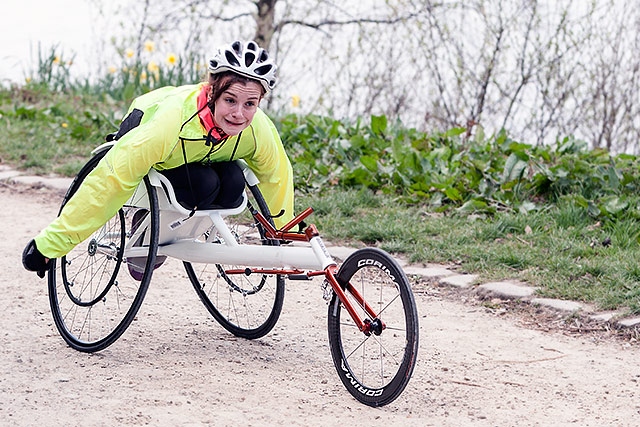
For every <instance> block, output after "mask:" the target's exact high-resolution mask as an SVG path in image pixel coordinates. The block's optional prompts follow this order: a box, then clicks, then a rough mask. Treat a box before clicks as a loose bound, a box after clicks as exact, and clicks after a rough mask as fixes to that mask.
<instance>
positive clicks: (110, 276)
mask: <svg viewBox="0 0 640 427" xmlns="http://www.w3.org/2000/svg"><path fill="white" fill-rule="evenodd" d="M106 152H107V150H105V151H103V152H100V153H98V154H96V155H95V156H94V157H93V158H91V159H90V160H89V162H87V164H86V165H85V166H84V167H83V168H82V169H81V171H80V172H79V173H78V175H77V177H76V178H75V180H74V181H73V183H72V184H71V187H70V188H69V190H68V191H67V194H66V196H65V198H64V200H63V203H62V206H63V207H64V205H66V203H67V202H68V201H69V200H70V199H71V197H73V195H74V194H75V193H76V191H77V190H78V188H79V187H80V185H82V183H83V182H84V181H85V180H86V179H87V177H88V176H89V175H90V174H91V172H92V171H93V170H94V169H95V167H96V166H97V165H98V163H99V161H100V160H101V159H102V158H103V157H104V155H105V154H106ZM79 220H82V218H79ZM157 248H158V201H157V198H156V192H155V188H154V187H153V186H151V184H150V183H149V180H148V179H147V178H146V177H145V178H144V180H143V182H142V183H141V184H140V185H139V186H138V188H137V189H136V191H135V193H134V195H133V196H132V197H131V198H130V199H129V201H128V202H127V203H126V204H125V205H124V206H123V207H122V208H121V209H119V210H118V212H117V213H116V214H115V215H114V216H113V217H112V218H111V219H109V220H108V221H107V222H106V224H104V225H103V226H102V227H100V228H99V229H98V230H97V231H96V232H94V233H93V234H92V235H91V236H90V237H89V238H88V239H86V240H85V241H84V242H82V243H80V244H79V245H77V246H76V247H75V248H74V249H73V250H72V251H71V252H69V253H68V254H67V255H66V256H63V257H62V258H60V259H54V260H51V262H50V267H49V271H48V284H49V303H50V306H51V312H52V314H53V319H54V322H55V324H56V327H57V329H58V331H59V332H60V334H61V335H62V337H63V338H64V340H65V341H66V342H67V344H69V345H70V346H71V347H72V348H74V349H76V350H79V351H83V352H95V351H99V350H102V349H104V348H106V347H108V346H109V345H111V344H113V343H114V342H115V341H116V340H117V339H118V338H119V337H120V336H121V335H122V334H123V333H124V332H125V330H126V329H127V327H129V325H130V324H131V322H132V321H133V319H134V317H135V315H136V313H137V312H138V309H139V308H140V305H141V304H142V300H143V299H144V296H145V294H146V292H147V288H148V286H149V282H150V281H151V275H152V273H153V267H152V266H154V264H155V262H156V252H157Z"/></svg>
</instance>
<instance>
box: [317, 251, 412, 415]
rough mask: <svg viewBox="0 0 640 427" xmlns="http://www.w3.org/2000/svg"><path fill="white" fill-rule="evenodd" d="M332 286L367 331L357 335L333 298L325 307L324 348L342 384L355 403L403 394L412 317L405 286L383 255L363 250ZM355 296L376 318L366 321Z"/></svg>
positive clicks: (386, 399) (387, 400)
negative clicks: (326, 332) (339, 288)
mask: <svg viewBox="0 0 640 427" xmlns="http://www.w3.org/2000/svg"><path fill="white" fill-rule="evenodd" d="M337 278H338V282H339V283H340V284H341V285H342V286H343V288H344V290H345V293H346V295H347V297H348V298H349V300H350V302H351V303H352V304H353V306H354V308H355V309H356V311H357V313H358V314H359V316H360V317H361V318H362V319H364V320H365V323H367V324H368V326H369V328H370V331H369V332H367V333H366V334H365V333H364V332H361V331H360V330H359V329H358V327H357V326H356V324H355V323H354V322H353V320H352V319H351V316H350V315H349V313H348V312H347V311H346V310H345V308H344V306H343V304H342V303H341V302H340V300H339V299H338V297H337V296H336V295H334V296H333V299H332V300H331V303H330V304H329V322H328V326H329V329H328V330H329V346H330V348H331V355H332V357H333V363H334V364H335V366H336V369H337V371H338V375H339V376H340V379H341V380H342V382H343V384H344V385H345V387H346V388H347V390H348V391H349V393H351V394H352V395H353V396H354V397H355V398H356V399H357V400H359V401H360V402H362V403H364V404H366V405H369V406H382V405H386V404H388V403H390V402H392V401H393V400H395V399H396V398H397V397H398V396H399V395H400V393H402V391H403V390H404V388H405V387H406V385H407V383H408V382H409V379H410V378H411V374H412V372H413V368H414V366H415V363H416V355H417V352H418V314H417V311H416V305H415V301H414V299H413V294H412V292H411V288H410V285H409V282H408V280H407V278H406V276H405V274H404V272H403V271H402V269H401V268H400V267H399V266H398V264H397V263H396V261H395V260H394V259H393V258H391V257H390V256H389V255H388V254H387V253H386V252H384V251H381V250H379V249H376V248H365V249H360V250H358V251H356V252H354V253H353V254H352V255H351V256H349V257H348V258H347V259H346V260H345V262H344V263H343V264H342V266H341V267H340V270H339V271H338V277H337ZM355 292H357V293H359V294H360V295H361V296H362V297H363V299H364V301H365V302H366V304H368V305H369V306H370V307H372V308H373V310H374V311H375V312H376V313H377V314H378V317H377V318H375V319H374V318H371V316H369V315H367V314H366V313H365V310H364V308H363V307H364V303H358V302H357V301H356V299H355V298H354V294H355Z"/></svg>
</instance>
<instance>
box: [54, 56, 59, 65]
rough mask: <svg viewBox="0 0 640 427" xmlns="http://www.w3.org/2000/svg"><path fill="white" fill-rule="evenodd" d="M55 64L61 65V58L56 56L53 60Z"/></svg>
mask: <svg viewBox="0 0 640 427" xmlns="http://www.w3.org/2000/svg"><path fill="white" fill-rule="evenodd" d="M53 63H54V64H56V65H57V64H60V57H59V56H56V57H55V58H53Z"/></svg>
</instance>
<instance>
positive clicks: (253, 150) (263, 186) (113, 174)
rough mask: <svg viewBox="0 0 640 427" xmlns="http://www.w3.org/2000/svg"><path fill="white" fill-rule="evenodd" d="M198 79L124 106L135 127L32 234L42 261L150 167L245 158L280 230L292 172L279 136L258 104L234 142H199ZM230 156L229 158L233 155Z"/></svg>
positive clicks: (113, 206)
mask: <svg viewBox="0 0 640 427" xmlns="http://www.w3.org/2000/svg"><path fill="white" fill-rule="evenodd" d="M203 85H204V83H200V84H197V85H187V86H180V87H165V88H161V89H157V90H154V91H152V92H149V93H147V94H145V95H142V96H140V97H139V98H137V99H135V100H134V101H133V103H132V104H131V106H130V107H129V112H131V111H132V110H133V109H134V108H135V109H138V110H141V111H142V112H143V113H144V114H143V116H142V120H141V122H140V124H139V125H138V126H137V127H134V128H133V129H132V130H130V131H129V132H127V133H126V134H124V136H122V137H121V138H120V139H119V140H118V141H117V142H116V143H115V145H114V146H113V147H112V148H111V150H109V151H108V152H107V154H106V155H105V157H104V158H103V159H102V160H101V161H100V162H99V163H98V165H97V166H96V168H95V169H94V170H93V171H92V172H91V173H90V174H89V175H88V176H87V177H86V179H85V181H84V182H83V183H82V185H81V186H80V188H79V189H78V191H77V192H76V194H75V195H74V196H73V197H72V198H71V200H69V201H68V202H67V204H66V205H65V207H64V208H63V209H62V212H61V213H60V215H59V216H58V218H56V219H55V220H54V221H53V222H52V223H51V224H50V225H49V226H48V227H47V228H45V229H44V230H42V231H41V232H40V233H39V234H38V235H37V236H36V238H35V241H36V246H37V247H38V250H40V252H41V253H42V254H43V255H44V256H45V257H48V258H58V257H61V256H63V255H66V254H67V253H69V251H71V249H73V248H74V247H75V246H76V245H77V244H79V243H80V242H82V241H84V240H85V239H87V238H88V237H89V236H90V235H91V234H92V233H93V232H94V231H96V230H97V229H99V228H100V227H101V226H102V225H104V224H105V223H106V222H107V221H108V220H109V219H110V218H111V217H113V216H114V215H115V214H116V212H117V211H118V209H120V208H121V207H122V205H123V204H124V203H125V202H126V201H127V200H128V199H129V197H130V196H131V195H132V194H133V192H134V190H135V189H136V187H137V186H138V184H139V183H140V182H141V181H142V179H143V178H144V176H145V175H146V174H147V173H148V172H149V169H150V168H155V169H158V170H164V169H172V168H175V167H178V166H181V165H182V164H184V157H183V152H182V146H181V141H184V147H185V150H186V158H187V162H189V163H192V162H201V161H205V160H206V161H214V162H215V161H229V160H237V159H243V160H245V161H246V162H247V164H248V166H249V168H251V170H252V171H253V172H254V173H255V174H256V176H257V177H258V179H259V180H260V184H259V188H260V191H261V192H262V194H263V196H264V198H265V201H266V202H267V205H268V206H269V209H270V210H271V212H273V213H274V214H276V213H279V212H280V211H281V210H284V215H283V216H282V217H279V218H274V221H275V223H276V226H278V227H281V226H282V225H284V224H286V223H287V222H288V221H289V220H291V219H292V218H293V195H294V192H293V171H292V168H291V163H290V161H289V158H288V157H287V154H286V153H285V151H284V147H283V146H282V141H281V140H280V136H279V135H278V132H277V130H276V128H275V126H274V124H273V122H272V121H271V120H270V119H269V118H268V117H267V115H266V114H265V113H264V112H263V111H262V110H260V109H258V111H257V112H256V114H255V116H254V117H253V121H252V122H251V125H250V126H249V127H248V128H247V129H245V130H244V131H243V132H242V134H241V136H240V139H239V140H238V136H233V137H229V138H228V139H227V140H226V142H224V144H222V146H216V147H215V148H214V149H213V150H212V145H211V144H209V145H205V141H206V137H207V130H206V129H205V127H204V126H203V125H202V124H201V122H200V120H199V118H198V116H197V115H196V114H195V113H196V111H197V97H198V94H199V93H200V91H201V90H202V87H203ZM232 155H233V159H232V158H231V156H232Z"/></svg>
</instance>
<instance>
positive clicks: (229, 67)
mask: <svg viewBox="0 0 640 427" xmlns="http://www.w3.org/2000/svg"><path fill="white" fill-rule="evenodd" d="M277 68H278V67H277V66H276V64H275V62H273V60H272V59H271V58H270V57H269V53H268V52H267V51H266V50H264V49H262V48H261V47H260V46H258V43H256V42H254V41H246V42H242V41H234V42H233V43H231V44H230V45H227V46H224V47H222V48H220V49H219V50H218V52H217V53H216V54H215V55H214V57H213V59H211V61H209V72H210V73H211V74H218V73H222V72H224V71H232V72H234V73H238V74H240V75H242V76H244V77H247V78H250V79H253V80H258V81H259V82H260V84H262V87H264V90H265V92H269V91H270V90H271V89H273V87H274V86H275V85H276V69H277Z"/></svg>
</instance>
